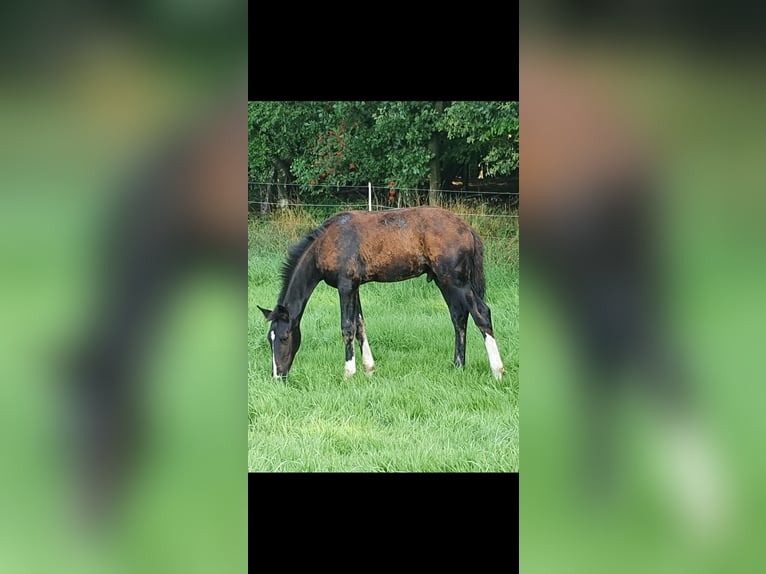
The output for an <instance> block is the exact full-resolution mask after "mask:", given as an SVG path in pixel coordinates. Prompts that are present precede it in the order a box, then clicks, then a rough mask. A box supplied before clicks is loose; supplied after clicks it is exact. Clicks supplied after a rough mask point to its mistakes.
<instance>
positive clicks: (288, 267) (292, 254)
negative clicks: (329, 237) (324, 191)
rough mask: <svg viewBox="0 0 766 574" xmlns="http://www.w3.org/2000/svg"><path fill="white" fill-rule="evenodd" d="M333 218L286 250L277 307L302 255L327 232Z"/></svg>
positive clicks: (281, 302) (282, 300)
mask: <svg viewBox="0 0 766 574" xmlns="http://www.w3.org/2000/svg"><path fill="white" fill-rule="evenodd" d="M335 218H336V216H333V217H331V218H330V219H328V220H327V221H325V222H324V223H323V224H322V225H320V226H319V227H317V228H316V229H314V230H313V231H311V232H310V233H308V234H306V235H305V236H303V238H302V239H301V240H300V241H299V242H298V243H296V244H295V245H293V246H292V247H290V249H289V250H288V252H287V259H286V260H285V262H284V264H283V265H282V290H281V291H280V292H279V298H278V299H277V304H278V305H283V304H284V299H285V293H286V292H287V286H288V285H290V280H291V279H292V277H293V274H294V273H295V270H296V269H297V267H298V262H299V261H300V260H301V257H303V254H304V253H306V251H308V249H309V248H310V247H311V246H312V245H313V244H314V240H315V239H316V238H317V237H320V236H321V235H322V234H323V233H324V232H325V231H326V230H327V226H328V225H330V223H332V222H333V221H334V220H335Z"/></svg>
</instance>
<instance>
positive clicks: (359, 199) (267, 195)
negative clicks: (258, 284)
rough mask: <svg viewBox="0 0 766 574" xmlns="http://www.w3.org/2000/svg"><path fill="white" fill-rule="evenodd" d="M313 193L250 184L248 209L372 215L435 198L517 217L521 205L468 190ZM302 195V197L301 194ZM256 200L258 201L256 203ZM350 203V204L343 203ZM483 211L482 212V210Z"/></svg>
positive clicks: (323, 189)
mask: <svg viewBox="0 0 766 574" xmlns="http://www.w3.org/2000/svg"><path fill="white" fill-rule="evenodd" d="M310 188H311V189H312V191H309V192H308V193H307V192H305V186H298V185H297V184H286V183H276V182H259V181H249V182H248V206H249V208H250V210H253V211H260V212H261V213H268V212H269V211H271V210H272V208H281V209H285V208H288V207H310V208H328V209H336V210H338V209H367V210H369V211H377V210H385V209H395V208H399V207H409V206H413V205H423V204H426V203H428V202H429V201H428V198H429V197H432V196H433V195H435V196H436V197H437V198H438V203H439V204H440V205H445V206H450V205H452V206H455V205H456V204H459V205H461V206H463V207H468V208H470V207H472V206H476V205H481V206H488V205H489V206H491V207H492V210H493V212H497V211H501V212H504V213H493V214H491V215H490V214H485V213H477V214H474V215H477V216H478V215H481V216H486V217H490V216H492V217H518V215H517V214H516V213H515V211H517V208H518V203H519V201H518V200H519V192H518V191H504V190H496V191H493V190H481V189H477V190H465V189H438V190H430V189H421V188H400V187H395V186H373V185H372V184H371V183H368V184H367V185H366V186H322V185H315V186H310ZM301 192H302V193H301ZM299 195H304V196H305V195H308V196H309V199H308V200H299V199H297V198H298V197H299ZM322 195H330V196H331V197H333V198H334V201H333V202H332V203H330V202H322V201H320V200H319V198H320V197H321V196H322ZM254 198H256V199H254ZM342 199H347V200H348V201H342ZM482 211H483V210H482Z"/></svg>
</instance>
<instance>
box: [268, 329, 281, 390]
mask: <svg viewBox="0 0 766 574" xmlns="http://www.w3.org/2000/svg"><path fill="white" fill-rule="evenodd" d="M269 337H270V338H271V372H272V373H273V375H274V378H275V379H276V378H279V377H278V375H277V358H276V357H275V356H274V339H276V338H277V336H276V335H275V334H274V331H272V332H271V333H269Z"/></svg>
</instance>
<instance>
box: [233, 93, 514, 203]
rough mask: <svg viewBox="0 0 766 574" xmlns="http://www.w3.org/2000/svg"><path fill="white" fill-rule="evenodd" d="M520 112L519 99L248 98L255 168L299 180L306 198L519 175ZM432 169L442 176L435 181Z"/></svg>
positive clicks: (259, 173)
mask: <svg viewBox="0 0 766 574" xmlns="http://www.w3.org/2000/svg"><path fill="white" fill-rule="evenodd" d="M518 114H519V106H518V102H433V101H417V102H415V101H375V102H372V101H343V102H337V101H312V102H305V101H304V102H301V101H278V102H261V101H257V102H249V104H248V135H249V150H248V152H249V153H248V173H249V176H250V178H251V179H253V180H257V181H262V182H266V181H269V182H280V183H293V184H296V186H295V188H292V189H297V190H298V191H297V194H298V195H299V196H300V197H299V198H307V197H311V196H312V195H317V194H327V193H331V194H332V193H338V192H339V190H340V189H342V188H343V187H348V186H361V185H366V184H367V182H372V183H373V185H375V186H381V185H391V186H392V187H396V188H397V189H403V190H406V189H416V188H418V189H422V188H427V187H428V186H429V183H431V184H432V185H433V184H435V185H437V186H443V185H445V183H447V182H449V181H452V180H453V179H455V178H460V177H462V178H464V179H469V178H475V177H485V178H492V177H499V176H512V175H514V174H515V173H517V170H518V164H519V147H518V132H519V117H518ZM434 138H436V140H437V141H438V142H439V145H438V146H434V145H433V143H434ZM434 150H438V157H436V155H437V152H435V151H434ZM433 160H436V161H437V162H438V165H439V167H440V169H439V170H438V171H437V172H433V171H431V170H430V168H431V167H432V165H433V164H432V161H433ZM433 173H439V174H441V181H438V182H429V177H431V178H433V177H434V175H433ZM391 182H393V184H391Z"/></svg>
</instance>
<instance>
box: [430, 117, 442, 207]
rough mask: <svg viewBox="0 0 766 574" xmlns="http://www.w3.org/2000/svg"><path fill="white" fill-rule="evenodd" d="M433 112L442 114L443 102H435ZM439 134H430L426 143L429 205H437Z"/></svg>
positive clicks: (439, 178)
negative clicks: (429, 153)
mask: <svg viewBox="0 0 766 574" xmlns="http://www.w3.org/2000/svg"><path fill="white" fill-rule="evenodd" d="M434 110H435V111H436V115H437V116H441V115H442V114H443V113H444V102H435V103H434ZM441 138H442V134H441V132H434V133H433V134H431V141H429V142H428V151H430V152H431V161H430V163H429V166H428V167H429V171H428V203H429V205H439V204H440V203H441V197H439V188H440V187H441V180H442V174H441Z"/></svg>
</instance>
